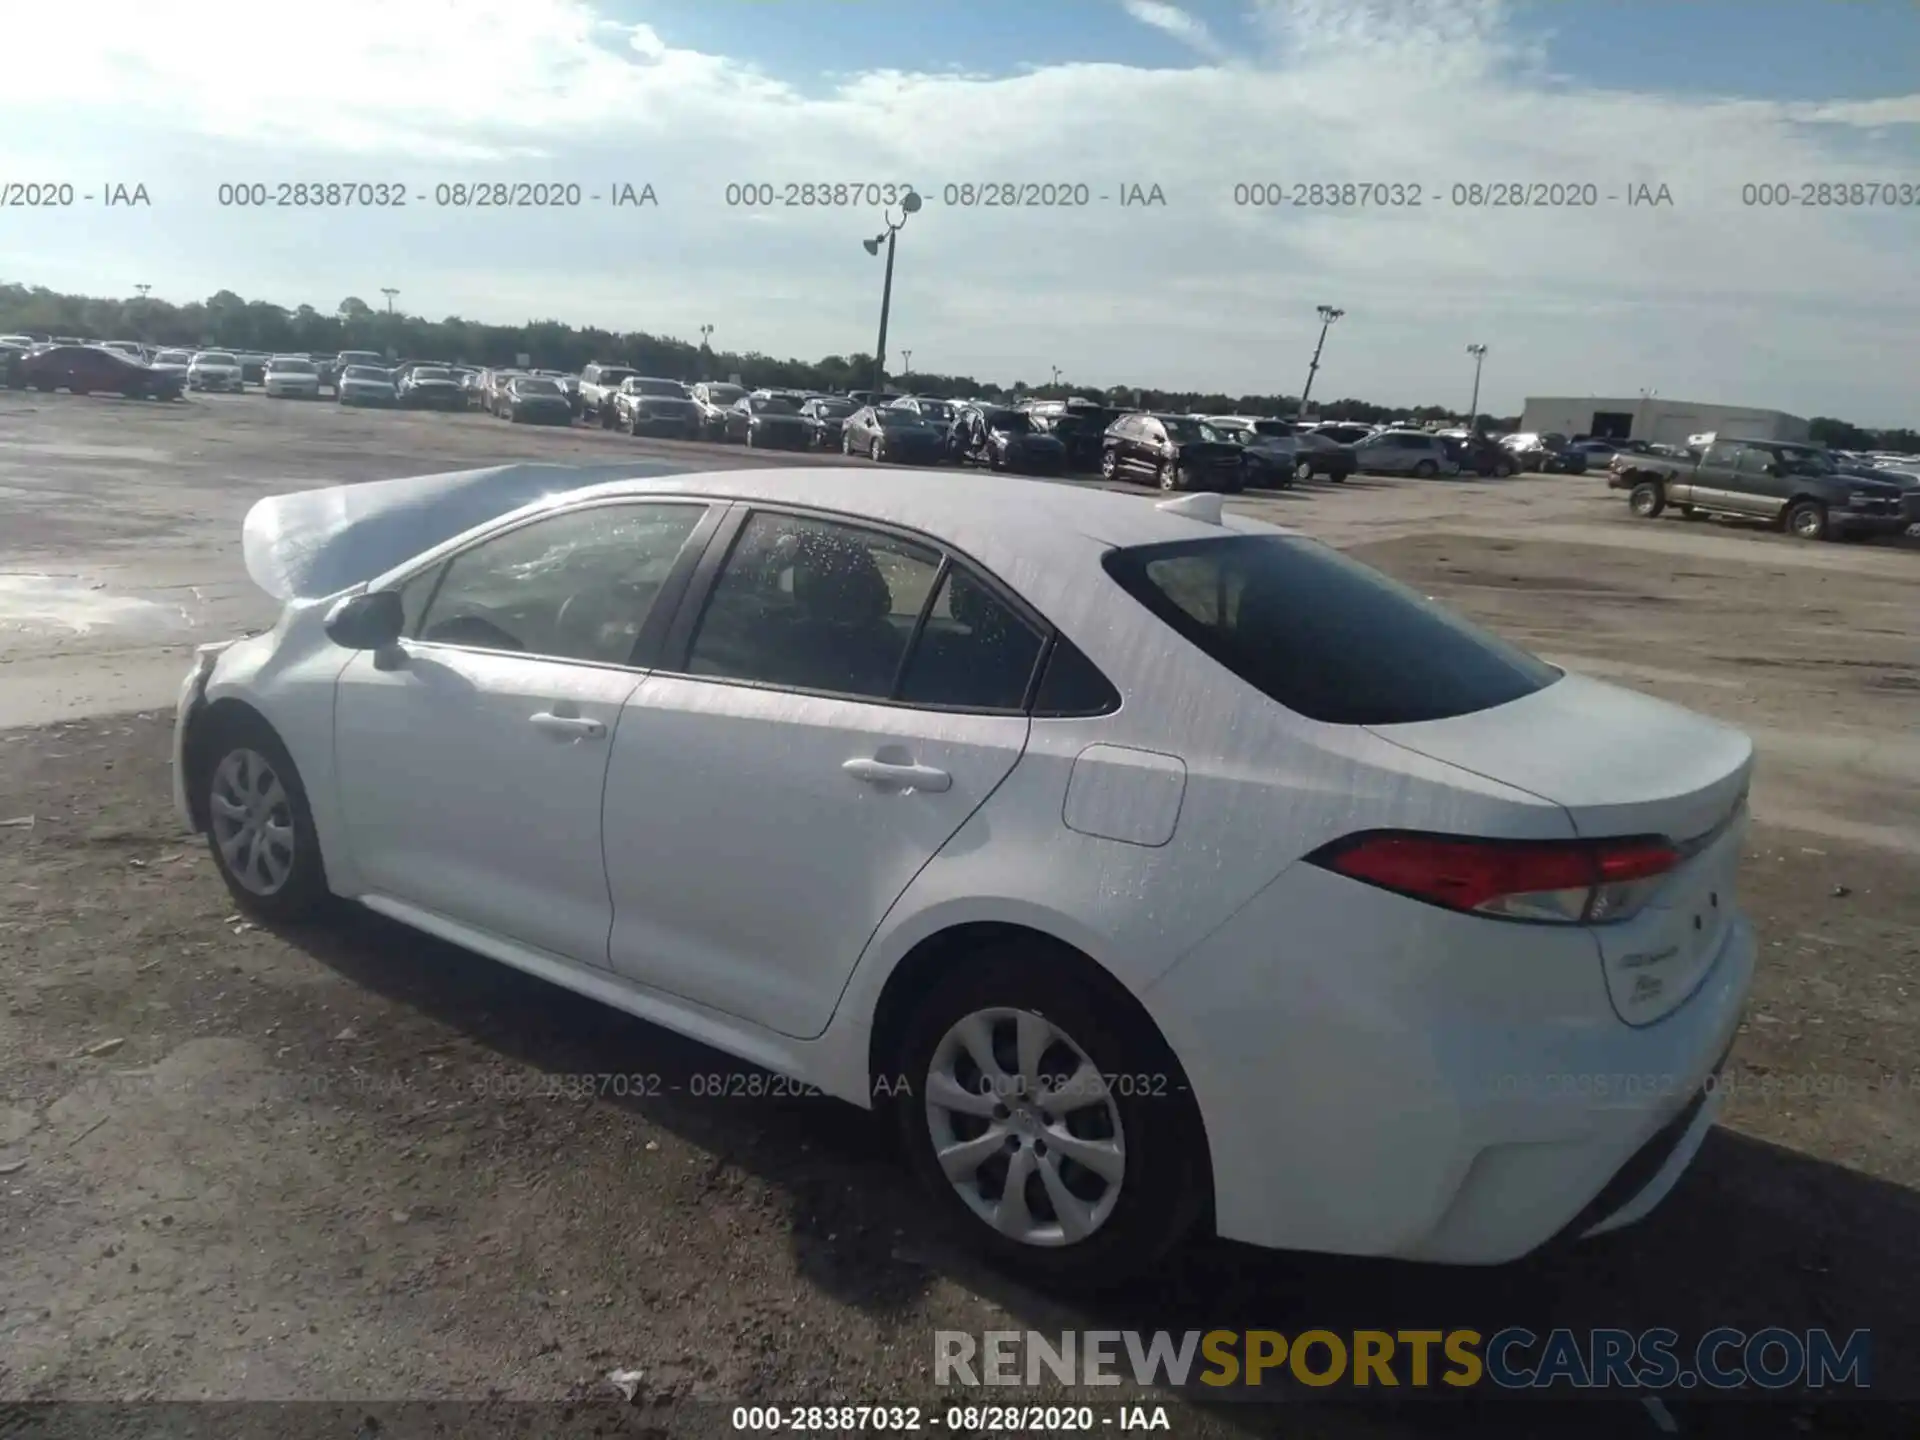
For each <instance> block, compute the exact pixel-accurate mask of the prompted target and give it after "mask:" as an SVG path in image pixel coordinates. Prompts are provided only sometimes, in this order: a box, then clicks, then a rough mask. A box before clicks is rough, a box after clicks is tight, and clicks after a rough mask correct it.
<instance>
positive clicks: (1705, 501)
mask: <svg viewBox="0 0 1920 1440" xmlns="http://www.w3.org/2000/svg"><path fill="white" fill-rule="evenodd" d="M1740 448H1741V447H1740V446H1738V445H1735V444H1733V443H1731V442H1730V441H1726V440H1720V441H1716V442H1714V443H1713V444H1711V445H1709V446H1707V448H1706V449H1705V450H1704V451H1702V452H1701V455H1700V463H1699V464H1698V465H1696V466H1695V467H1694V471H1693V501H1692V503H1693V504H1695V505H1701V506H1705V507H1707V508H1708V509H1712V510H1722V511H1726V512H1727V513H1729V514H1733V515H1745V514H1748V513H1750V509H1749V506H1748V504H1747V503H1746V502H1744V501H1743V500H1742V499H1741V495H1740V490H1739V484H1740V473H1739V472H1740Z"/></svg>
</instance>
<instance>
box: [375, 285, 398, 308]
mask: <svg viewBox="0 0 1920 1440" xmlns="http://www.w3.org/2000/svg"><path fill="white" fill-rule="evenodd" d="M380 293H381V294H382V295H384V296H386V297H387V314H389V315H391V314H393V297H394V296H396V295H398V294H399V293H400V292H399V291H398V290H396V289H394V288H393V287H392V286H391V285H382V286H381V287H380Z"/></svg>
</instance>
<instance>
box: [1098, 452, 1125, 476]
mask: <svg viewBox="0 0 1920 1440" xmlns="http://www.w3.org/2000/svg"><path fill="white" fill-rule="evenodd" d="M1119 475H1120V461H1119V460H1118V459H1117V458H1116V457H1115V456H1114V453H1113V451H1111V450H1102V451H1101V452H1100V478H1101V479H1102V480H1115V479H1118V478H1119Z"/></svg>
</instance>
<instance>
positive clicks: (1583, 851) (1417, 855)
mask: <svg viewBox="0 0 1920 1440" xmlns="http://www.w3.org/2000/svg"><path fill="white" fill-rule="evenodd" d="M1311 858H1312V860H1313V863H1314V864H1317V865H1320V866H1322V867H1324V868H1325V869H1328V870H1332V871H1334V872H1335V873H1337V874H1340V875H1345V876H1347V877H1348V878H1350V879H1353V880H1360V881H1364V882H1365V883H1366V884H1369V885H1378V886H1380V887H1381V888H1382V889H1385V890H1392V891H1396V892H1397V893H1399V894H1402V895H1408V896H1411V897H1412V898H1414V899H1416V900H1424V901H1426V902H1427V903H1428V904H1430V905H1440V906H1444V907H1445V908H1446V909H1449V910H1460V911H1466V912H1469V913H1473V914H1479V915H1487V916H1492V917H1495V918H1499V919H1506V920H1544V921H1552V922H1557V923H1560V924H1582V923H1598V922H1603V921H1609V920H1623V919H1625V918H1626V917H1627V916H1629V915H1631V914H1632V913H1633V912H1634V911H1636V910H1638V909H1639V908H1640V906H1641V905H1642V904H1644V903H1645V902H1646V900H1647V898H1648V897H1649V896H1650V895H1651V894H1652V893H1653V891H1654V890H1655V889H1657V888H1658V882H1659V881H1660V879H1661V878H1662V877H1664V876H1665V875H1666V874H1667V873H1668V872H1669V871H1671V870H1672V869H1673V868H1674V866H1676V865H1677V864H1679V863H1680V855H1679V852H1678V851H1676V850H1675V849H1674V848H1673V847H1672V846H1671V845H1669V844H1668V843H1667V842H1666V841H1665V840H1661V839H1657V838H1646V837H1642V838H1635V839H1626V840H1596V841H1590V842H1589V841H1572V842H1569V841H1528V840H1518V841H1516V840H1471V839H1465V838H1461V837H1456V836H1450V835H1419V834H1411V833H1407V832H1404V831H1376V832H1373V833H1371V834H1366V835H1357V836H1354V837H1353V838H1351V839H1349V840H1343V841H1339V842H1336V843H1335V844H1333V845H1330V846H1327V847H1326V848H1324V849H1322V850H1321V851H1319V852H1318V853H1316V854H1315V855H1314V856H1313V857H1311Z"/></svg>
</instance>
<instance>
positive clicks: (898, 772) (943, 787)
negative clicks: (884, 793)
mask: <svg viewBox="0 0 1920 1440" xmlns="http://www.w3.org/2000/svg"><path fill="white" fill-rule="evenodd" d="M840 768H841V769H842V770H844V771H846V773H847V774H849V775H851V776H853V778H854V779H856V780H864V781H866V782H867V784H869V785H880V786H886V787H893V788H898V789H901V790H925V791H927V792H928V793H930V794H934V795H939V794H943V793H944V792H946V791H948V790H951V789H952V788H953V776H951V775H949V774H948V773H947V772H946V771H944V770H936V769H934V768H933V767H932V766H931V765H890V764H888V763H887V762H886V761H885V760H848V761H846V762H845V763H844V764H842V765H841V767H840Z"/></svg>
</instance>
